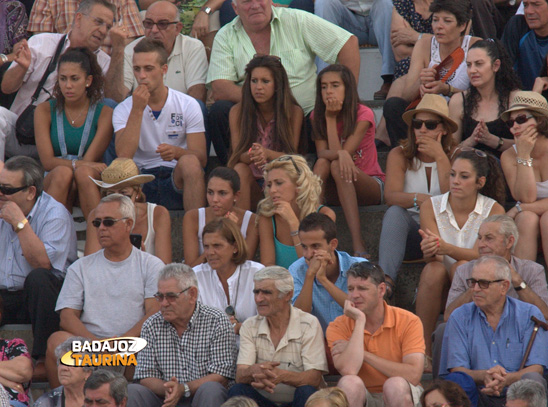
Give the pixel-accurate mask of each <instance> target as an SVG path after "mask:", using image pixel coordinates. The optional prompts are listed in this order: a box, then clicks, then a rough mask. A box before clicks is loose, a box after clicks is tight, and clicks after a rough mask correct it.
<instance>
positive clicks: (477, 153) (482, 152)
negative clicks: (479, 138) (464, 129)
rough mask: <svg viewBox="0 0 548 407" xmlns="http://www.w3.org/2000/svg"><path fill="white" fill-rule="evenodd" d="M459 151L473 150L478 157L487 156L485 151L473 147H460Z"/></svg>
mask: <svg viewBox="0 0 548 407" xmlns="http://www.w3.org/2000/svg"><path fill="white" fill-rule="evenodd" d="M460 151H461V152H463V151H473V152H474V153H476V155H477V156H478V157H481V158H487V153H485V151H481V150H478V149H477V148H474V147H461V149H460Z"/></svg>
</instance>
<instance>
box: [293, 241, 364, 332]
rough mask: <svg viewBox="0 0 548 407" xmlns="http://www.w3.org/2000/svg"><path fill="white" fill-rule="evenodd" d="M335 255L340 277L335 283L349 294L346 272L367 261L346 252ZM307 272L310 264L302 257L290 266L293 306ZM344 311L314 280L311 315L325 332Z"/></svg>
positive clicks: (338, 252)
mask: <svg viewBox="0 0 548 407" xmlns="http://www.w3.org/2000/svg"><path fill="white" fill-rule="evenodd" d="M335 253H337V258H338V259H339V276H338V277H337V281H335V286H336V287H337V288H339V289H340V290H342V291H344V292H345V293H346V292H348V287H347V280H348V278H347V275H346V271H347V270H348V269H349V268H350V266H351V265H352V264H354V263H359V262H362V261H367V260H366V259H363V258H361V257H352V256H350V255H349V254H348V253H346V252H340V251H336V252H335ZM307 270H308V264H306V260H305V258H304V257H301V258H300V259H299V260H297V261H296V262H294V263H293V264H292V265H291V266H289V272H290V273H291V275H292V276H293V284H294V286H295V288H294V290H293V300H292V301H293V304H295V301H296V300H297V297H298V296H299V295H300V294H301V291H302V289H303V285H304V280H305V277H306V271H307ZM343 311H344V310H343V308H342V307H341V306H340V305H339V304H338V303H337V301H335V300H334V299H333V297H331V295H330V294H329V292H328V291H327V290H326V289H325V288H324V287H323V286H322V285H321V284H320V283H318V280H316V279H314V285H313V287H312V310H311V311H310V313H311V314H312V315H314V316H315V317H316V318H318V320H319V321H320V324H321V326H322V330H323V331H324V332H325V330H326V329H327V326H328V325H329V323H330V322H332V321H333V320H335V318H337V317H338V316H340V315H342V314H343Z"/></svg>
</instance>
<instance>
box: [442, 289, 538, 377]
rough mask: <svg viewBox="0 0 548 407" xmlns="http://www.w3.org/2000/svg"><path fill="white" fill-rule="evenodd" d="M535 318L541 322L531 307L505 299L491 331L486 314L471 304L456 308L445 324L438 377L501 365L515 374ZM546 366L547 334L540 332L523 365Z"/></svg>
mask: <svg viewBox="0 0 548 407" xmlns="http://www.w3.org/2000/svg"><path fill="white" fill-rule="evenodd" d="M532 316H535V317H537V318H538V319H539V320H541V321H544V317H543V316H542V313H541V312H540V310H539V309H538V308H537V307H535V306H534V305H531V304H528V303H526V302H523V301H520V300H517V299H515V298H512V297H506V302H505V304H504V308H503V311H502V315H501V317H500V320H499V323H498V325H497V328H496V330H494V331H493V328H491V325H489V322H488V321H487V317H486V316H485V313H484V312H483V311H482V310H481V309H480V308H479V307H478V306H476V304H474V303H473V302H471V303H468V304H464V305H463V306H461V307H459V308H457V309H456V310H455V311H453V313H452V314H451V316H450V317H449V321H448V322H447V326H446V327H445V332H444V334H443V345H442V350H441V361H440V370H439V373H440V376H443V375H446V374H448V373H450V370H451V369H454V368H456V367H463V368H465V369H470V370H486V369H490V368H492V367H493V366H496V365H500V366H502V367H504V369H505V370H506V371H507V372H509V373H511V372H517V371H518V370H519V366H520V363H521V360H522V359H523V356H524V355H525V350H526V348H527V344H528V343H529V339H530V338H531V334H532V332H533V327H534V323H533V321H531V317H532ZM547 364H548V333H547V332H546V331H544V330H543V329H539V330H538V332H537V336H536V338H535V342H534V343H533V347H532V348H531V353H530V354H529V358H528V359H527V361H526V363H525V366H526V367H527V366H531V365H541V366H543V367H544V368H546V365H547Z"/></svg>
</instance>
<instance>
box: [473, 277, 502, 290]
mask: <svg viewBox="0 0 548 407" xmlns="http://www.w3.org/2000/svg"><path fill="white" fill-rule="evenodd" d="M501 281H506V280H476V279H475V278H468V279H467V280H466V284H468V288H474V287H475V286H476V284H477V285H479V288H481V289H482V290H486V289H488V288H489V286H490V285H491V284H493V283H500V282H501Z"/></svg>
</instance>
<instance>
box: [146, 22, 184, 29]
mask: <svg viewBox="0 0 548 407" xmlns="http://www.w3.org/2000/svg"><path fill="white" fill-rule="evenodd" d="M177 23H178V21H167V20H161V21H158V22H154V21H152V20H145V21H143V26H144V27H145V28H146V29H147V30H150V29H152V27H154V26H156V27H158V29H159V30H162V31H163V30H167V28H168V27H169V26H170V25H172V24H177Z"/></svg>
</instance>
